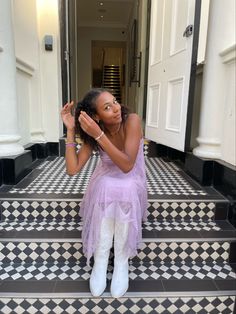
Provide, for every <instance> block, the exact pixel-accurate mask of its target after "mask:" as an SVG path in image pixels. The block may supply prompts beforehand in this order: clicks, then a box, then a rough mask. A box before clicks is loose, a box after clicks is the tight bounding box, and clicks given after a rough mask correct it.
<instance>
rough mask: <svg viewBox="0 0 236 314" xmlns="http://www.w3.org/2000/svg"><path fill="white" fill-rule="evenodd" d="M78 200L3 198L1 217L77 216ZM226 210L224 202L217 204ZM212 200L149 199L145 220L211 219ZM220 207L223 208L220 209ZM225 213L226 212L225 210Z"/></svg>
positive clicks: (65, 217) (49, 217) (3, 218)
mask: <svg viewBox="0 0 236 314" xmlns="http://www.w3.org/2000/svg"><path fill="white" fill-rule="evenodd" d="M80 203H81V199H76V200H66V199H64V200H61V201H60V200H51V201H50V200H42V201H41V200H14V199H13V200H3V201H2V202H0V209H1V216H2V220H5V219H8V220H15V219H18V220H24V219H28V220H34V219H39V220H40V219H41V220H42V219H45V218H47V219H58V220H62V219H72V218H74V219H76V218H77V219H79V206H80ZM221 204H223V205H225V208H226V209H227V202H225V203H221ZM216 205H217V204H216V203H214V202H209V201H208V202H207V201H206V202H204V201H189V202H187V201H175V202H173V201H172V202H171V201H170V202H168V201H160V200H149V202H148V212H149V215H148V219H149V220H153V219H157V220H162V219H169V220H172V219H176V220H182V219H186V220H191V219H194V220H207V221H208V220H210V219H214V216H215V211H216ZM222 210H223V209H222ZM222 210H221V211H222ZM225 212H226V213H227V211H226V210H225Z"/></svg>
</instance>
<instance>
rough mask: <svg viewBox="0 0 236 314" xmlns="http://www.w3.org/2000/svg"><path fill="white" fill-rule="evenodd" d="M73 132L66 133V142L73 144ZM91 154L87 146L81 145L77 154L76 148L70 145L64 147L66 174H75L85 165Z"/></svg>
mask: <svg viewBox="0 0 236 314" xmlns="http://www.w3.org/2000/svg"><path fill="white" fill-rule="evenodd" d="M74 136H75V134H74V130H68V131H67V142H68V143H73V142H74V141H75V140H74ZM91 154H92V149H91V147H90V146H89V145H86V144H82V146H81V148H80V150H79V152H78V153H76V147H75V146H72V145H66V155H65V160H66V172H67V174H68V175H70V176H73V175H75V174H77V173H78V172H79V171H80V170H81V169H82V168H83V166H84V165H85V164H86V162H87V161H88V159H89V158H90V156H91Z"/></svg>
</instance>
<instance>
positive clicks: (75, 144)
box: [66, 142, 77, 146]
mask: <svg viewBox="0 0 236 314" xmlns="http://www.w3.org/2000/svg"><path fill="white" fill-rule="evenodd" d="M66 146H77V143H75V142H68V143H66Z"/></svg>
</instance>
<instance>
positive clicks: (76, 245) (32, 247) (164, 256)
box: [0, 239, 230, 264]
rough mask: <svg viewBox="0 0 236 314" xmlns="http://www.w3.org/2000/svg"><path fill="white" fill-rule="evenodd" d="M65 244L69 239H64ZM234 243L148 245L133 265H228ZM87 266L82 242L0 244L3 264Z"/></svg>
mask: <svg viewBox="0 0 236 314" xmlns="http://www.w3.org/2000/svg"><path fill="white" fill-rule="evenodd" d="M64 241H65V239H64ZM229 247H230V243H229V242H227V241H225V242H224V241H222V242H220V241H219V242H160V243H156V242H144V243H142V244H141V245H140V250H139V253H138V255H137V256H135V257H133V258H132V259H131V261H132V262H133V263H140V261H142V262H146V263H150V262H153V263H160V262H165V263H181V262H185V263H193V262H195V263H203V262H206V263H213V262H215V263H224V262H227V261H228V259H229ZM78 260H80V262H81V263H84V264H85V257H84V255H83V253H82V243H80V242H69V241H68V242H66V241H65V242H46V241H45V242H33V241H32V242H14V241H11V242H10V241H9V242H8V241H6V242H4V241H2V242H0V261H1V262H2V263H11V262H14V263H21V262H25V263H33V262H37V263H42V262H48V263H52V262H55V261H57V262H62V263H64V262H77V261H78Z"/></svg>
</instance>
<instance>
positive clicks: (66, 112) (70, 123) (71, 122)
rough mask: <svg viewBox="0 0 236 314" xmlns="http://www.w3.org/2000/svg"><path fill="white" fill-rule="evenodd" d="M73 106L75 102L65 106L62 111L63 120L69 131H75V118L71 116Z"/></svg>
mask: <svg viewBox="0 0 236 314" xmlns="http://www.w3.org/2000/svg"><path fill="white" fill-rule="evenodd" d="M73 106H74V102H73V101H71V103H70V104H68V103H67V104H65V106H64V107H63V108H62V110H61V118H62V121H63V123H64V124H65V126H66V128H67V130H74V128H75V117H74V116H72V114H71V109H72V108H73Z"/></svg>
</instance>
